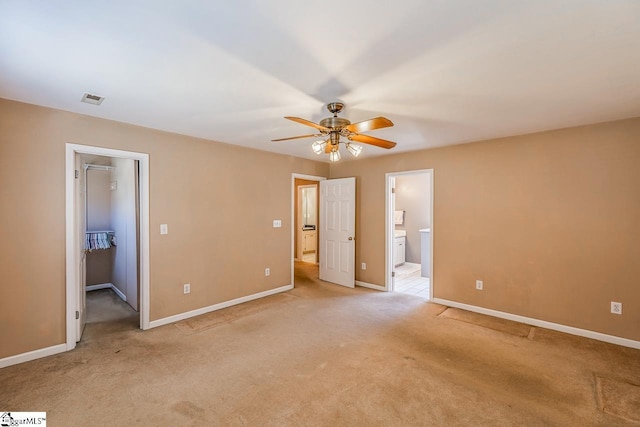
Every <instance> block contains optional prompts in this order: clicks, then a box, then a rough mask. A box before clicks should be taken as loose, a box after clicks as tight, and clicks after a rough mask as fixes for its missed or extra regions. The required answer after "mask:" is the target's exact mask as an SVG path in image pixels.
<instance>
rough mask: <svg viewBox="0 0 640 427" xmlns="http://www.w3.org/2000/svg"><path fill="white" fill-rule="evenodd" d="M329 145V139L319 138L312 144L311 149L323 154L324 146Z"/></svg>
mask: <svg viewBox="0 0 640 427" xmlns="http://www.w3.org/2000/svg"><path fill="white" fill-rule="evenodd" d="M326 145H327V141H322V140H318V141H316V142H314V143H313V144H311V149H312V150H313V152H314V153H316V154H322V152H323V151H324V147H325V146H326Z"/></svg>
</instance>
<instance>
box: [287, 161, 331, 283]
mask: <svg viewBox="0 0 640 427" xmlns="http://www.w3.org/2000/svg"><path fill="white" fill-rule="evenodd" d="M324 180H326V178H325V177H320V176H313V175H302V174H296V173H294V174H292V176H291V218H292V221H291V283H292V284H293V285H294V286H295V277H296V267H297V269H298V270H300V271H302V270H304V274H305V275H306V276H311V277H313V278H315V279H317V278H318V263H319V262H320V259H319V239H318V237H319V236H318V231H319V229H318V228H319V227H318V219H319V215H320V204H319V201H320V191H319V187H320V181H324Z"/></svg>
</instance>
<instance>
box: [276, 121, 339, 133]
mask: <svg viewBox="0 0 640 427" xmlns="http://www.w3.org/2000/svg"><path fill="white" fill-rule="evenodd" d="M285 119H288V120H293V121H294V122H298V123H300V124H303V125H306V126H311V127H312V128H316V129H318V130H320V131H323V132H329V131H330V130H331V129H329V128H326V127H324V126H320V125H319V124H317V123H313V122H310V121H309V120H305V119H301V118H300V117H285Z"/></svg>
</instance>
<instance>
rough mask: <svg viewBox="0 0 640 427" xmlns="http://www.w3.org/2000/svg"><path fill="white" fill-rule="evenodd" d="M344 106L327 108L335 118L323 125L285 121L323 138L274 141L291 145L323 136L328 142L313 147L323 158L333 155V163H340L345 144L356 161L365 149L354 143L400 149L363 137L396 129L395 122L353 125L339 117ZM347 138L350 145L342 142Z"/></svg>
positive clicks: (381, 119) (382, 120) (336, 104)
mask: <svg viewBox="0 0 640 427" xmlns="http://www.w3.org/2000/svg"><path fill="white" fill-rule="evenodd" d="M343 108H344V104H343V103H341V102H331V103H329V104H327V110H329V112H331V113H333V117H327V118H326V119H322V120H320V123H319V124H318V123H314V122H311V121H309V120H305V119H301V118H299V117H285V119H288V120H292V121H294V122H298V123H300V124H303V125H306V126H311V127H313V128H316V129H317V130H319V131H320V133H319V134H311V135H301V136H293V137H289V138H280V139H273V140H272V141H273V142H278V141H287V140H291V139H300V138H310V137H318V136H322V137H324V138H326V139H321V140H317V141H315V142H314V143H313V144H311V149H312V150H313V152H314V153H316V154H318V155H320V154H322V153H326V154H329V161H331V162H337V161H338V160H340V157H341V155H340V151H339V148H340V144H344V145H345V147H346V148H347V151H348V152H349V153H351V155H352V156H353V157H358V156H359V155H360V153H361V152H362V149H363V147H362V145H358V144H354V143H353V142H352V141H357V142H361V143H363V144H369V145H375V146H377V147H381V148H386V149H390V148H393V147H395V146H396V143H395V142H392V141H387V140H384V139H380V138H376V137H373V136H369V135H362V134H361V133H360V132H366V131H370V130H374V129H380V128H385V127H390V126H393V122H392V121H391V120H389V119H387V118H385V117H376V118H374V119H369V120H365V121H363V122H358V123H351V122H350V121H349V120H347V119H343V118H342V117H338V113H339V112H340V111H342V109H343ZM341 136H342V137H345V138H347V141H340V137H341Z"/></svg>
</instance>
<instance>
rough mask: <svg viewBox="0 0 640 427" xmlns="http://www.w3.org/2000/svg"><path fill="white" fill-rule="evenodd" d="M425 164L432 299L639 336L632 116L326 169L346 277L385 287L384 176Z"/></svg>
mask: <svg viewBox="0 0 640 427" xmlns="http://www.w3.org/2000/svg"><path fill="white" fill-rule="evenodd" d="M399 143H400V144H402V141H400V142H399ZM428 168H433V169H434V176H433V180H434V217H433V233H434V235H433V237H434V248H433V254H434V255H433V256H434V268H433V275H434V276H433V284H434V296H435V297H437V298H443V299H447V300H452V301H458V302H462V303H466V304H471V305H475V306H480V307H486V308H489V309H495V310H499V311H503V312H508V313H513V314H518V315H522V316H528V317H532V318H536V319H542V320H546V321H550V322H556V323H559V324H564V325H569V326H574V327H578V328H583V329H587V330H592V331H597V332H601V333H605V334H610V335H615V336H619V337H624V338H628V339H633V340H640V327H638V325H640V285H639V278H640V262H638V260H640V118H636V119H630V120H623V121H617V122H611V123H604V124H598V125H592V126H584V127H578V128H570V129H562V130H557V131H550V132H544V133H537V134H531V135H525V136H516V137H510V138H503V139H497V140H492V141H484V142H477V143H472V144H465V145H458V146H452V147H445V148H439V149H433V150H424V151H419V152H412V153H404V154H396V155H392V156H382V157H376V158H372V159H361V160H357V161H349V162H344V163H337V164H333V165H331V177H332V178H340V177H347V176H355V177H357V183H358V184H357V191H358V195H357V197H356V200H357V208H356V212H357V218H356V224H357V230H356V235H358V236H360V237H359V244H358V246H357V248H356V265H360V263H361V262H366V263H367V266H368V268H367V270H366V271H361V270H360V269H357V270H356V271H357V274H356V279H357V280H362V281H364V282H369V283H374V284H378V285H384V277H385V274H384V265H385V263H384V254H385V248H384V245H385V237H384V230H385V224H384V217H385V173H386V172H399V171H407V170H417V169H428ZM476 279H482V280H484V291H476V290H475V287H474V285H475V280H476ZM611 301H621V302H622V303H623V315H622V316H619V315H614V314H610V302H611Z"/></svg>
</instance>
